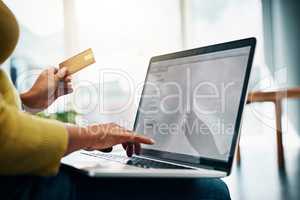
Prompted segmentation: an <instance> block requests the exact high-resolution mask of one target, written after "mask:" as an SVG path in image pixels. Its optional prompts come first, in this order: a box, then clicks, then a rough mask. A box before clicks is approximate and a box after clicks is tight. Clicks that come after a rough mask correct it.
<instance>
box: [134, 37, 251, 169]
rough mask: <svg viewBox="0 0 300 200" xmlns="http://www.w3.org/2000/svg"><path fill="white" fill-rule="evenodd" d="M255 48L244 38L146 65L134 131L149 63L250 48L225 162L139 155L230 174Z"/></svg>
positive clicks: (158, 58) (153, 152)
mask: <svg viewBox="0 0 300 200" xmlns="http://www.w3.org/2000/svg"><path fill="white" fill-rule="evenodd" d="M255 46H256V38H254V37H253V38H246V39H242V40H236V41H231V42H226V43H221V44H215V45H211V46H206V47H200V48H195V49H190V50H185V51H180V52H175V53H170V54H165V55H161V56H155V57H152V58H151V60H150V62H149V65H148V69H147V74H146V78H145V81H144V87H143V90H142V94H141V98H140V102H139V107H138V110H137V114H136V117H135V122H134V131H135V130H136V127H137V120H138V117H139V114H140V113H139V108H140V106H141V104H142V101H143V95H144V89H145V83H146V82H147V81H148V75H149V69H150V66H151V63H153V62H159V61H166V60H171V59H177V58H184V57H190V56H196V55H201V54H208V53H215V52H219V51H226V50H231V49H236V48H242V47H250V52H249V58H248V63H247V67H246V71H245V77H244V82H243V87H242V94H241V98H240V102H239V108H238V113H237V117H236V123H235V126H234V133H233V139H232V144H231V147H230V152H229V156H228V160H227V161H224V160H218V159H212V158H206V157H195V156H190V155H185V154H178V153H171V152H166V151H159V150H152V149H145V148H142V150H141V154H140V155H142V156H146V157H150V158H151V157H155V158H156V159H162V160H167V161H174V162H179V163H181V164H186V165H190V166H194V167H207V168H212V169H216V170H220V171H224V172H226V173H227V174H230V172H231V167H232V162H233V159H234V155H235V154H234V153H235V149H236V145H237V142H238V140H239V130H240V125H241V120H242V113H243V109H244V106H245V103H246V96H247V89H248V83H249V78H250V72H251V68H252V64H253V58H254V52H255Z"/></svg>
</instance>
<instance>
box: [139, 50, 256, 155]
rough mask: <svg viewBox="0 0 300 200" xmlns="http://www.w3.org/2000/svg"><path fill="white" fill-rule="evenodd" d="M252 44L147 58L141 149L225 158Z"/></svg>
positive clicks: (230, 141)
mask: <svg viewBox="0 0 300 200" xmlns="http://www.w3.org/2000/svg"><path fill="white" fill-rule="evenodd" d="M250 50H251V47H250V46H246V47H240V48H235V49H230V50H223V51H217V52H210V53H206V54H198V55H192V56H186V57H180V58H175V59H165V60H162V61H155V62H151V63H150V66H149V69H148V74H147V79H146V82H145V86H144V90H143V96H142V99H141V102H140V107H139V111H138V115H137V118H136V124H135V131H136V132H138V133H142V134H144V135H146V136H149V137H151V138H153V139H154V140H155V141H156V143H155V144H154V145H152V146H148V145H144V146H143V149H146V150H155V151H159V152H169V153H171V154H172V153H174V154H180V155H189V156H192V157H204V158H209V159H217V160H222V161H227V160H228V158H229V155H230V150H231V144H232V141H233V136H234V129H235V124H236V120H237V115H238V111H239V105H240V100H241V94H242V91H243V85H244V78H245V75H246V69H247V64H248V59H249V54H250Z"/></svg>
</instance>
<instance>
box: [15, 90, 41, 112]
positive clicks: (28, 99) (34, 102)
mask: <svg viewBox="0 0 300 200" xmlns="http://www.w3.org/2000/svg"><path fill="white" fill-rule="evenodd" d="M34 95H35V94H34V93H33V92H31V91H28V92H24V93H22V94H20V99H21V101H22V105H23V109H24V110H25V111H26V112H29V113H32V114H35V113H38V112H40V111H42V110H44V109H45V108H44V106H43V105H41V103H40V102H38V99H36V98H34Z"/></svg>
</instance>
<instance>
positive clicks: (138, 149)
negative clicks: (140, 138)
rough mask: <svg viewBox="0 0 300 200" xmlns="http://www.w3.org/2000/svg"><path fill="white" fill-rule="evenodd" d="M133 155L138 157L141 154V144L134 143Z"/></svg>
mask: <svg viewBox="0 0 300 200" xmlns="http://www.w3.org/2000/svg"><path fill="white" fill-rule="evenodd" d="M134 153H135V154H136V155H140V153H141V144H140V143H134Z"/></svg>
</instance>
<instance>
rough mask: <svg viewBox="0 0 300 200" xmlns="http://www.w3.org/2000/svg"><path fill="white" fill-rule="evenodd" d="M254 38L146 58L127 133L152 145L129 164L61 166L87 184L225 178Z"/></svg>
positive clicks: (119, 160) (112, 156) (72, 159)
mask: <svg viewBox="0 0 300 200" xmlns="http://www.w3.org/2000/svg"><path fill="white" fill-rule="evenodd" d="M255 46H256V39H255V38H247V39H243V40H237V41H232V42H227V43H222V44H216V45H212V46H207V47H201V48H196V49H191V50H186V51H181V52H176V53H171V54H166V55H162V56H156V57H153V58H151V60H150V64H149V67H148V71H147V75H146V79H145V83H144V87H143V92H142V96H141V99H140V103H139V108H138V111H137V115H136V119H135V124H134V131H136V132H137V133H141V134H144V135H146V136H149V137H151V138H154V140H155V141H156V143H155V144H154V145H153V146H149V145H142V150H141V154H140V155H138V156H137V155H134V156H133V157H132V158H128V157H126V155H125V154H126V153H125V152H124V151H123V150H122V149H121V148H118V149H117V150H114V151H113V152H112V153H102V152H100V151H85V150H80V151H77V152H74V153H72V154H70V155H68V156H66V157H65V158H63V159H62V164H64V165H65V166H68V167H71V168H72V169H75V170H79V171H80V172H83V173H85V174H87V175H89V176H92V177H151V178H155V177H166V178H199V177H225V176H228V175H229V174H230V172H231V168H232V163H233V159H234V155H235V150H236V146H237V143H238V140H239V130H240V125H241V119H242V113H243V109H244V106H245V102H246V96H247V87H248V82H249V77H250V71H251V67H252V62H253V57H254V51H255Z"/></svg>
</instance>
